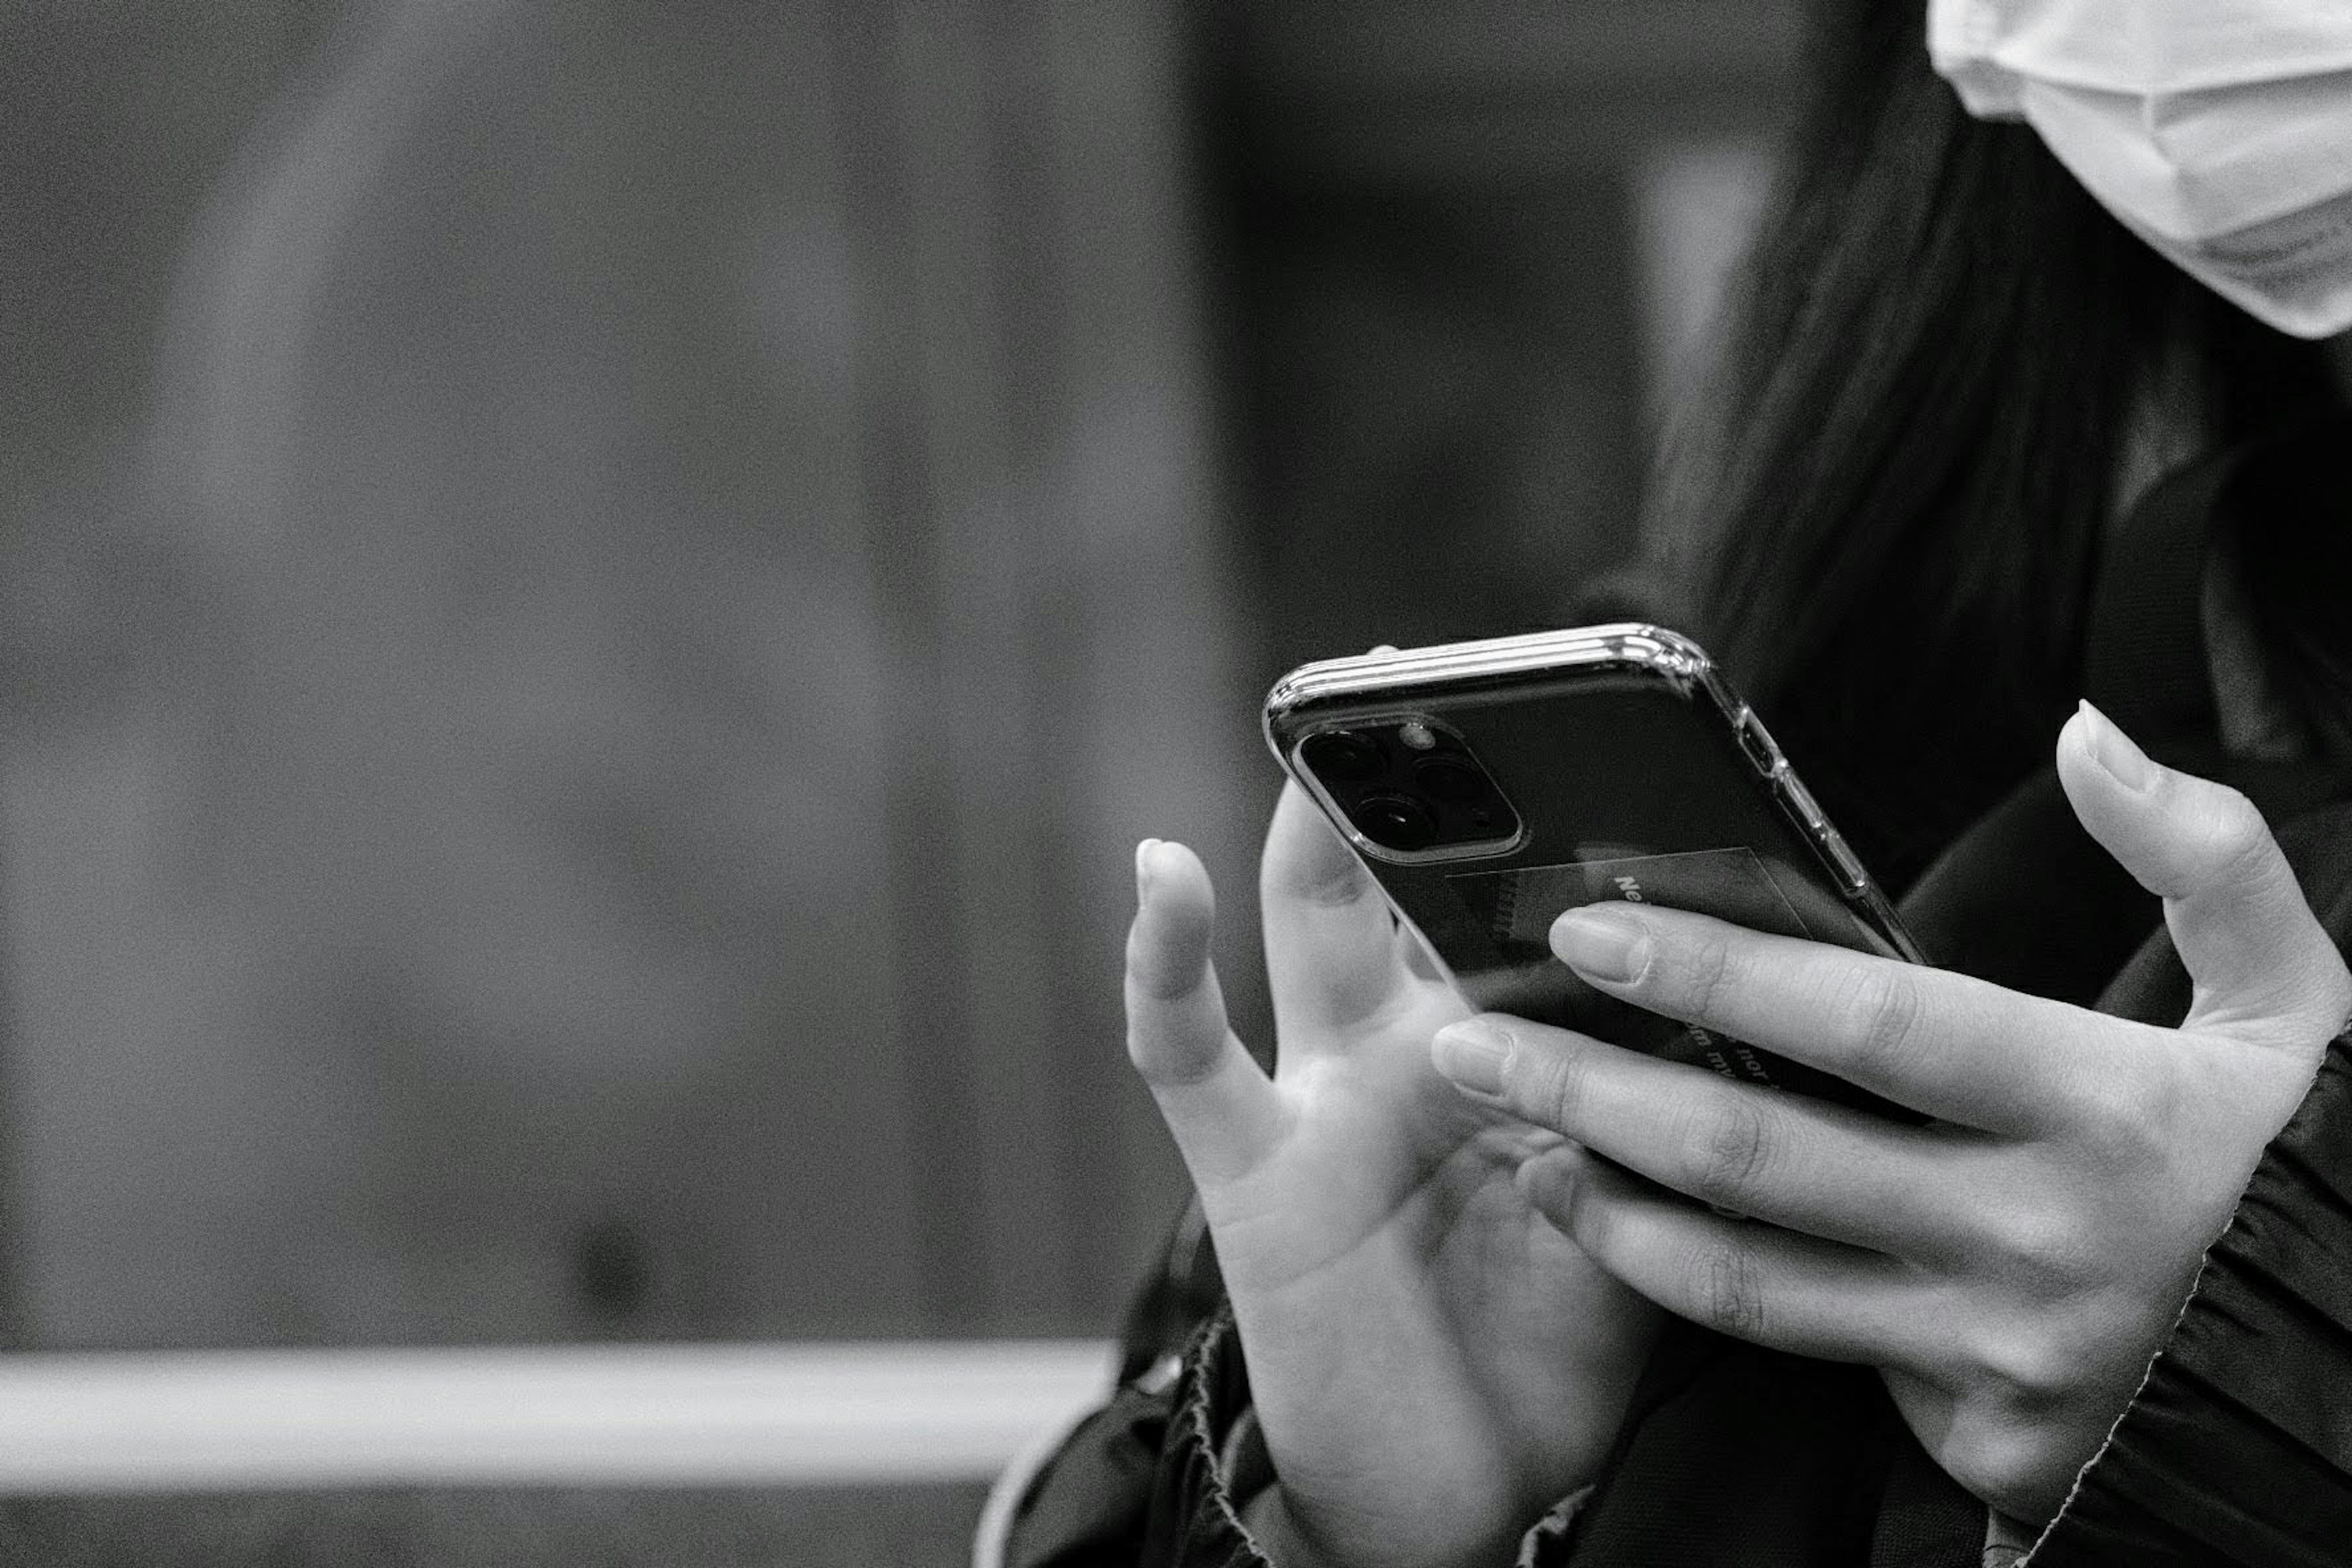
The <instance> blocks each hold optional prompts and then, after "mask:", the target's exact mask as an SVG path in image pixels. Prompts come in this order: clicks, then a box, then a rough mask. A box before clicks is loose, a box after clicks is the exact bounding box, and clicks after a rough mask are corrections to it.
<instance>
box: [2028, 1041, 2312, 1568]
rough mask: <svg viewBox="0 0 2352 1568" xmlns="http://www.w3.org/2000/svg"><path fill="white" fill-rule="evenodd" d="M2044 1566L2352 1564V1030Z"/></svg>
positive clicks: (2207, 1269)
mask: <svg viewBox="0 0 2352 1568" xmlns="http://www.w3.org/2000/svg"><path fill="white" fill-rule="evenodd" d="M2027 1562H2028V1563H2030V1564H2031V1568H2093V1565H2096V1568H2117V1565H2121V1564H2126V1563H2128V1564H2132V1565H2133V1568H2186V1565H2188V1564H2192V1563H2195V1564H2213V1563H2236V1564H2242V1565H2244V1568H2322V1565H2326V1568H2345V1565H2347V1564H2352V1035H2347V1036H2341V1037H2337V1038H2336V1041H2335V1042H2334V1043H2333V1044H2332V1045H2331V1046H2330V1047H2329V1049H2328V1053H2327V1057H2326V1060H2325V1061H2324V1062H2323V1063H2322V1064H2321V1067H2320V1069H2319V1074H2318V1077H2317V1078H2316V1079H2315V1080H2314V1082H2313V1085H2312V1088H2311V1091H2310V1093H2309V1094H2308V1095H2306V1096H2305V1100H2304V1103H2303V1105H2302V1106H2301V1108H2300V1109H2299V1110H2297V1111H2296V1113H2295V1115H2294V1119H2293V1120H2292V1121H2289V1122H2288V1123H2287V1126H2286V1128H2285V1130H2284V1131H2282V1132H2281V1133H2280V1134H2279V1136H2278V1137H2277V1138H2276V1139H2275V1140H2274V1141H2273V1142H2272V1144H2271V1146H2270V1148H2269V1149H2268V1150H2266V1151H2265V1152H2264V1153H2263V1160H2262V1163H2261V1164H2260V1165H2259V1166H2258V1167H2257V1169H2256V1170H2255V1172H2254V1176H2253V1180H2252V1183H2251V1184H2249V1185H2248V1186H2247V1189H2246V1193H2245V1195H2244V1196H2243V1197H2242V1199H2241V1200H2240V1202H2239V1205H2238V1210H2237V1213H2236V1215H2235V1216H2234V1217H2233V1218H2232V1219H2231V1222H2230V1227H2229V1229H2228V1230H2226V1231H2224V1232H2223V1233H2222V1235H2221V1239H2220V1240H2218V1241H2217V1242H2215V1243H2214V1245H2213V1247H2212V1248H2211V1249H2210V1251H2209V1252H2208V1253H2207V1255H2206V1259H2205V1264H2204V1267H2203V1268H2202V1270H2201V1271H2200V1273H2199V1275H2198V1279H2197V1286H2196V1289H2195V1290H2194V1292H2193V1293H2192V1294H2191V1295H2190V1297H2189V1303H2188V1305H2187V1307H2186V1308H2185V1309H2183V1310H2182V1312H2181V1316H2180V1321H2179V1323H2178V1324H2177V1325H2176V1326H2175V1328H2174V1330H2173V1331H2172V1334H2171V1336H2170V1337H2169V1338H2168V1340H2167V1341H2166V1342H2165V1345H2164V1348H2163V1349H2162V1350H2161V1351H2160V1352H2158V1354H2157V1357H2156V1359H2155V1361H2154V1362H2153V1363H2150V1365H2149V1368H2148V1373H2147V1381H2146V1382H2145V1383H2144V1384H2142V1386H2141V1389H2140V1392H2139V1394H2138V1396H2137V1398H2136V1399H2135V1400H2134V1401H2133V1402H2132V1405H2131V1406H2130V1408H2129V1409H2127V1410H2126V1412H2125V1413H2124V1415H2123V1417H2122V1418H2121V1419H2120V1420H2119V1421H2117V1422H2116V1427H2115V1430H2114V1432H2113V1433H2112V1434H2110V1435H2109V1436H2108V1439H2107V1443H2106V1446H2105V1447H2104V1448H2103V1449H2102V1450H2101V1451H2100V1453H2099V1455H2098V1457H2097V1458H2095V1459H2094V1460H2093V1461H2092V1462H2091V1463H2090V1464H2089V1465H2088V1466H2086V1467H2085V1468H2084V1471H2083V1474H2082V1475H2081V1477H2080V1478H2079V1479H2077V1480H2076V1482H2075V1485H2074V1493H2073V1495H2072V1496H2071V1497H2069V1498H2068V1499H2067V1501H2066V1504H2065V1506H2064V1507H2063V1509H2062V1510H2060V1511H2059V1514H2058V1517H2057V1519H2056V1520H2055V1521H2053V1522H2052V1524H2051V1526H2050V1528H2049V1529H2048V1531H2045V1532H2044V1534H2043V1535H2042V1540H2041V1541H2040V1542H2039V1543H2038V1544H2037V1545H2036V1547H2035V1548H2034V1550H2033V1552H2032V1554H2031V1555H2030V1557H2029V1558H2028V1559H2027Z"/></svg>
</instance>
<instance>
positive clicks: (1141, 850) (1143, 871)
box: [1135, 838, 1160, 904]
mask: <svg viewBox="0 0 2352 1568" xmlns="http://www.w3.org/2000/svg"><path fill="white" fill-rule="evenodd" d="M1159 847H1160V840H1158V839H1157V838H1147V839H1145V840H1144V841H1143V842H1142V843H1140V844H1139V845H1137V846H1136V847H1135V901H1136V902H1137V903H1139V904H1141V903H1148V902H1150V899H1151V877H1152V869H1151V852H1152V851H1153V850H1154V849H1157V848H1159Z"/></svg>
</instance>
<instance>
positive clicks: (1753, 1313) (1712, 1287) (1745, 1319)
mask: <svg viewBox="0 0 2352 1568" xmlns="http://www.w3.org/2000/svg"><path fill="white" fill-rule="evenodd" d="M1698 1305H1699V1310H1700V1314H1701V1321H1703V1322H1704V1323H1705V1324H1706V1326H1707V1327H1708V1328H1710V1329H1713V1330H1714V1331H1716V1332H1717V1333H1719V1334H1728V1335H1730V1336H1731V1337H1732V1338H1733V1339H1739V1340H1757V1339H1760V1338H1762V1337H1763V1334H1764V1331H1765V1321H1764V1292H1763V1288H1762V1283H1761V1281H1760V1280H1759V1278H1758V1276H1757V1270H1756V1261H1755V1259H1754V1258H1750V1257H1749V1256H1748V1254H1747V1253H1746V1252H1744V1251H1742V1250H1740V1249H1739V1248H1738V1247H1717V1248H1715V1249H1713V1250H1712V1251H1711V1252H1709V1253H1708V1255H1707V1257H1706V1259H1705V1260H1704V1262H1703V1264H1702V1273H1701V1277H1700V1280H1699V1300H1698Z"/></svg>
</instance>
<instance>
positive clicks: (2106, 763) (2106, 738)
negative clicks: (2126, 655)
mask: <svg viewBox="0 0 2352 1568" xmlns="http://www.w3.org/2000/svg"><path fill="white" fill-rule="evenodd" d="M2082 714H2083V739H2084V741H2085V742H2088V744H2089V746H2090V748H2091V760H2092V761H2093V762H2095V763H2098V764H2099V766H2100V767H2102V768H2104V769H2105V770H2106V773H2107V776H2108V777H2109V778H2111V779H2113V780H2115V781H2116V783H2117V784H2121V785H2123V787H2124V788H2126V789H2127V790H2129V791H2131V792H2132V793H2133V794H2134V795H2138V794H2141V793H2142V792H2144V791H2145V790H2147V787H2148V786H2149V785H2150V784H2154V783H2156V764H2155V763H2152V762H2150V761H2148V758H2147V752H2143V751H2141V750H2140V749H2139V748H2138V747H2137V746H2136V745H2134V744H2133V743H2132V740H2131V737H2130V736H2128V735H2126V734H2125V733H2124V732H2123V731H2121V730H2118V729H2116V724H2115V721H2114V720H2112V719H2110V718H2108V717H2107V716H2106V715H2105V714H2104V713H2102V712H2100V711H2099V710H2097V709H2095V708H2094V707H2092V706H2091V703H2090V700H2089V699H2087V698H2085V699H2084V700H2083V704H2082Z"/></svg>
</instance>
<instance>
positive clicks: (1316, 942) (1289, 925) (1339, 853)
mask: <svg viewBox="0 0 2352 1568" xmlns="http://www.w3.org/2000/svg"><path fill="white" fill-rule="evenodd" d="M1258 894H1259V900H1260V903H1261V915H1262V919H1263V920H1264V921H1265V965H1266V982H1267V985H1268V987H1269V988H1270V989H1271V991H1272V993H1273V997H1274V1016H1275V1023H1276V1027H1277V1028H1278V1029H1279V1030H1280V1031H1281V1034H1282V1037H1283V1039H1284V1041H1285V1042H1286V1048H1290V1047H1291V1046H1292V1044H1294V1043H1296V1044H1305V1043H1307V1042H1309V1041H1312V1040H1315V1039H1318V1038H1320V1037H1326V1036H1328V1034H1329V1033H1330V1032H1331V1031H1332V1030H1334V1029H1339V1028H1346V1027H1349V1026H1353V1025H1357V1024H1360V1023H1362V1022H1364V1021H1366V1020H1368V1019H1370V1018H1373V1017H1377V1016H1379V1015H1380V1014H1381V1013H1382V1012H1383V1011H1385V1010H1386V1009H1387V1008H1388V1007H1390V1006H1391V1005H1393V1004H1395V1003H1396V1002H1397V1001H1398V1000H1399V999H1400V998H1401V996H1402V994H1403V993H1404V991H1405V989H1406V987H1407V986H1408V985H1409V984H1411V981H1412V975H1411V973H1410V971H1408V970H1407V969H1406V967H1405V965H1404V963H1403V961H1402V957H1401V956H1400V954H1399V952H1398V949H1397V946H1396V942H1395V937H1394V932H1395V924H1396V922H1395V919H1394V917H1393V916H1391V914H1390V913H1389V905H1388V900H1387V899H1386V898H1385V897H1383V896H1382V895H1381V889H1380V887H1379V885H1378V884H1377V883H1375V882H1374V881H1373V880H1372V879H1371V875H1370V873H1369V872H1367V871H1366V870H1365V869H1364V867H1363V862H1361V861H1360V860H1358V859H1357V858H1356V854H1355V851H1354V850H1352V849H1350V848H1349V847H1348V845H1347V841H1346V840H1344V839H1342V838H1341V837H1339V833H1338V832H1337V831H1336V830H1335V829H1333V827H1332V826H1331V825H1330V823H1329V822H1328V820H1326V819H1325V817H1324V816H1323V814H1322V812H1320V811H1319V810H1318V809H1317V808H1316V805H1315V803H1314V802H1313V801H1312V800H1310V799H1309V798H1307V792H1306V791H1305V790H1303V789H1301V788H1300V787H1299V786H1298V785H1297V784H1296V783H1292V784H1287V785H1286V786H1285V787H1284V789H1283V792H1282V799H1281V801H1280V803H1279V804H1277V805H1276V806H1275V808H1274V826H1272V827H1271V828H1270V829H1269V830H1268V831H1267V833H1266V838H1265V858H1264V860H1263V861H1262V862H1261V863H1260V867H1259V874H1258Z"/></svg>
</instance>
